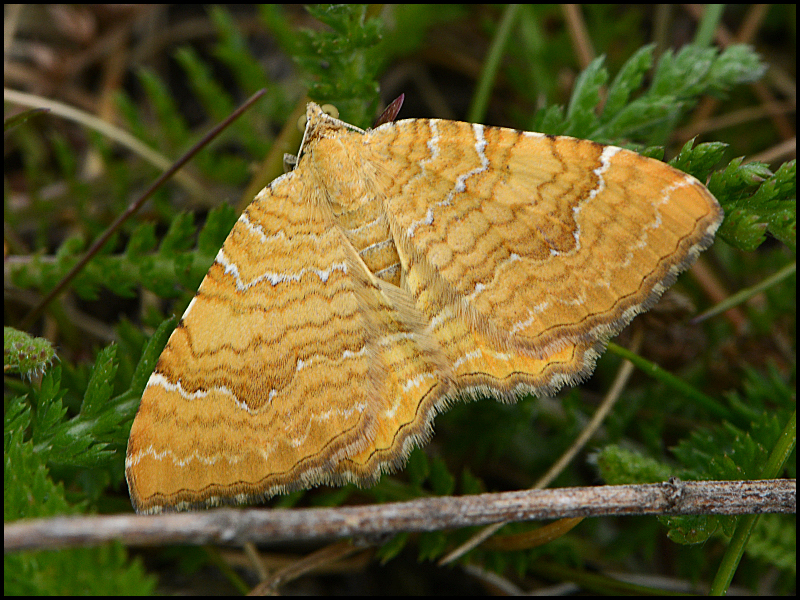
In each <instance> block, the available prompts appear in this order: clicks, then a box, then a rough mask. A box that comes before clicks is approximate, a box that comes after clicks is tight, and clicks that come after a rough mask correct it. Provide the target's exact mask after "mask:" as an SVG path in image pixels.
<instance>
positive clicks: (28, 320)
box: [18, 89, 267, 331]
mask: <svg viewBox="0 0 800 600" xmlns="http://www.w3.org/2000/svg"><path fill="white" fill-rule="evenodd" d="M266 93H267V91H266V90H264V89H262V90H259V91H258V92H256V93H255V94H253V95H252V96H251V97H250V98H249V99H248V100H247V102H245V103H244V104H242V105H241V106H240V107H239V108H237V109H236V110H235V111H233V113H231V115H230V116H229V117H228V118H227V119H225V120H224V121H223V122H222V123H220V124H219V125H217V126H216V127H214V129H212V130H211V131H209V132H208V133H207V134H206V135H204V136H203V139H201V140H200V141H199V142H198V143H197V144H195V145H194V146H193V147H192V148H191V149H190V150H189V151H188V152H187V153H186V154H184V155H183V156H182V157H181V158H179V159H178V160H177V161H176V162H175V164H173V165H172V166H171V167H170V168H169V169H167V170H166V171H164V173H162V175H161V177H159V178H158V179H156V181H155V182H154V183H153V185H151V186H150V187H149V188H148V189H147V190H146V191H145V192H144V194H142V195H141V196H140V197H139V199H138V200H136V202H134V203H133V204H131V205H130V206H129V207H128V208H127V209H126V210H125V212H124V213H122V214H121V215H120V216H119V217H118V218H117V220H116V221H114V222H113V223H112V224H111V225H109V227H108V228H107V229H106V230H105V232H104V233H103V234H102V235H101V236H100V237H99V238H97V240H96V241H95V243H94V244H92V247H91V248H89V250H88V251H87V252H86V254H85V255H84V257H83V258H81V259H80V260H79V261H78V262H77V263H76V264H75V266H74V267H72V269H71V270H70V271H69V273H67V274H66V275H65V276H64V277H63V278H62V279H61V281H60V282H59V283H58V285H56V287H54V288H53V289H52V290H51V291H50V293H49V294H47V296H45V297H44V299H43V300H42V301H41V302H40V303H39V304H38V305H37V306H36V307H35V308H34V309H33V310H31V312H29V313H28V314H27V315H26V316H25V318H24V319H22V322H21V323H20V324H19V326H18V328H19V329H22V330H23V331H24V330H26V329H28V328H29V327H30V326H31V325H32V324H33V322H34V321H35V320H36V319H37V317H38V316H39V315H40V314H41V313H42V312H43V311H44V309H45V308H46V307H47V305H48V304H50V302H52V301H53V299H54V298H56V297H57V296H58V295H59V294H60V293H61V292H62V291H63V290H64V288H66V287H67V286H68V285H69V283H70V282H71V281H72V280H73V279H74V278H75V276H76V275H77V274H78V273H80V272H81V270H82V269H83V267H85V266H86V263H88V262H89V261H90V260H91V259H92V258H93V257H94V255H95V254H97V253H98V252H99V251H100V249H101V248H102V247H103V246H104V245H105V243H106V242H107V241H108V240H109V238H110V237H111V236H112V235H113V234H114V232H115V231H117V230H118V229H119V228H120V226H121V225H122V224H123V223H124V222H125V221H127V220H128V219H129V218H130V217H131V216H133V215H134V214H136V212H137V211H138V210H139V209H140V208H141V207H142V205H143V204H144V203H145V202H146V201H147V199H148V198H150V196H152V195H153V194H154V193H155V191H156V190H157V189H158V188H160V187H161V186H162V185H163V184H164V182H165V181H166V180H167V179H169V178H170V177H172V176H173V175H174V174H175V172H176V171H178V169H180V168H181V167H182V166H183V165H185V164H186V163H187V162H189V161H190V160H191V159H192V158H193V157H194V155H195V154H197V153H198V152H200V150H202V149H203V148H204V147H205V146H207V145H208V143H209V142H210V141H211V140H213V139H214V138H215V137H217V136H218V135H219V134H220V133H222V131H224V130H225V128H227V127H228V125H230V124H231V123H232V122H233V121H235V120H236V119H238V118H239V117H240V116H241V115H242V113H244V111H246V110H247V109H248V108H250V106H251V105H252V104H253V103H254V102H255V101H256V100H258V99H259V98H261V96H263V95H264V94H266Z"/></svg>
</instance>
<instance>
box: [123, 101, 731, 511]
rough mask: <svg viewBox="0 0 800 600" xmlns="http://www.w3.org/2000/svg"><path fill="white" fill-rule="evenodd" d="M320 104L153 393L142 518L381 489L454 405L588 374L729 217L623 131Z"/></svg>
mask: <svg viewBox="0 0 800 600" xmlns="http://www.w3.org/2000/svg"><path fill="white" fill-rule="evenodd" d="M306 116H307V124H306V128H305V133H304V136H303V141H302V144H301V148H300V151H299V154H298V157H297V161H296V166H295V168H294V170H293V171H291V172H289V173H287V174H286V175H283V176H282V177H279V178H278V179H276V180H274V181H273V182H272V183H271V184H269V185H268V186H267V187H266V188H265V189H263V190H262V191H261V192H260V193H259V194H258V195H257V196H256V198H255V200H254V201H253V202H252V203H251V204H250V205H249V206H248V207H247V209H246V210H245V211H244V213H243V214H242V215H241V217H240V218H239V220H238V221H237V223H236V225H235V226H234V228H233V230H232V231H231V233H230V235H229V236H228V238H227V240H226V241H225V243H224V245H223V246H222V248H221V249H220V251H219V253H218V254H217V256H216V259H215V261H214V264H213V265H212V266H211V268H210V269H209V271H208V274H207V275H206V277H205V279H204V280H203V282H202V283H201V285H200V288H199V289H198V291H197V295H196V296H195V297H194V299H193V300H192V301H191V303H190V304H189V306H188V308H187V309H186V312H185V313H184V315H183V317H182V319H181V321H180V323H179V324H178V326H177V328H176V329H175V331H174V332H173V333H172V336H171V337H170V338H169V341H168V343H167V346H166V348H165V349H164V352H163V354H162V355H161V357H160V359H159V360H158V364H157V365H156V368H155V370H154V372H153V374H152V376H151V377H150V380H149V382H148V384H147V387H146V389H145V391H144V394H143V397H142V401H141V405H140V407H139V412H138V414H137V416H136V419H135V421H134V423H133V428H132V430H131V435H130V440H129V443H128V453H127V459H126V477H127V481H128V486H129V489H130V495H131V500H132V503H133V506H134V508H135V509H136V510H137V511H138V512H140V513H155V512H160V511H163V510H183V509H189V508H197V507H202V506H214V505H218V504H226V503H234V504H235V503H247V502H255V501H258V500H260V499H263V498H267V497H269V496H272V495H274V494H278V493H284V492H288V491H292V490H297V489H301V488H308V487H311V486H315V485H319V484H334V485H338V484H343V483H346V482H353V483H356V484H359V485H369V484H371V483H373V482H375V481H376V480H377V479H378V478H379V477H380V475H381V474H382V473H384V472H388V471H392V470H395V469H397V468H399V467H401V466H402V465H403V463H404V461H405V459H406V457H407V456H408V454H409V452H410V451H411V450H412V448H414V447H415V446H419V445H421V444H424V443H425V442H426V441H427V440H428V439H429V438H430V436H431V435H432V422H433V419H434V416H435V415H436V413H438V412H440V411H443V410H445V409H446V408H447V407H448V406H449V405H450V404H451V403H453V402H455V401H457V400H461V399H470V398H473V397H476V396H482V395H485V394H490V395H492V396H494V397H496V398H497V399H499V400H500V401H503V402H514V401H515V400H517V399H518V398H519V397H521V396H523V395H526V394H531V393H532V394H537V395H543V394H553V393H554V392H556V391H557V390H559V389H560V388H561V387H562V386H564V385H572V384H575V383H577V382H579V381H581V380H583V379H585V378H586V377H588V376H589V374H590V373H591V372H592V370H593V369H594V365H595V362H596V360H597V358H598V356H599V355H600V353H601V352H602V350H603V348H604V346H605V344H606V342H607V341H608V339H609V338H610V337H611V336H613V335H616V334H617V333H618V332H619V331H620V330H621V329H622V328H623V327H625V326H626V325H627V324H628V323H629V322H630V321H631V319H633V317H634V316H635V315H637V314H639V313H641V312H643V311H645V310H647V309H648V308H650V307H651V306H652V305H653V304H654V303H655V302H656V300H657V299H658V298H659V296H660V295H661V294H662V293H663V292H664V290H665V289H666V288H667V287H669V286H670V285H671V284H672V283H673V282H674V281H675V278H676V277H677V275H678V274H679V273H680V272H681V271H683V270H685V269H686V268H688V267H689V265H690V264H691V263H692V262H693V261H694V260H695V258H696V257H697V255H698V254H699V253H700V252H701V251H702V250H704V249H706V248H707V247H708V246H709V245H710V244H711V242H712V240H713V238H714V233H715V232H716V230H717V228H718V226H719V225H720V222H721V220H722V216H723V213H722V210H721V208H720V206H719V204H718V203H717V201H716V200H715V199H714V197H713V196H712V195H711V194H710V193H709V192H708V190H707V189H706V188H705V187H704V186H703V185H702V184H701V183H700V182H698V181H697V180H696V179H694V178H693V177H691V176H689V175H686V174H684V173H682V172H680V171H677V170H675V169H673V168H671V167H670V166H668V165H666V164H664V163H662V162H659V161H656V160H651V159H649V158H644V157H642V156H640V155H638V154H636V153H633V152H630V151H627V150H624V149H620V148H616V147H613V146H603V145H600V144H597V143H594V142H590V141H585V140H578V139H574V138H570V137H556V136H549V135H544V134H541V133H532V132H525V131H515V130H512V129H505V128H500V127H489V126H484V125H477V124H469V123H460V122H455V121H445V120H437V119H409V120H402V121H397V122H389V123H384V124H383V125H380V126H378V127H376V128H375V129H371V130H366V131H365V130H361V129H359V128H357V127H354V126H352V125H349V124H347V123H345V122H343V121H341V120H338V119H336V118H334V117H332V116H330V115H328V114H326V113H325V112H323V111H322V109H321V108H320V107H319V106H318V105H317V104H315V103H313V102H311V103H309V104H308V108H307V115H306Z"/></svg>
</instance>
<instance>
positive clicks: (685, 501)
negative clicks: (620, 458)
mask: <svg viewBox="0 0 800 600" xmlns="http://www.w3.org/2000/svg"><path fill="white" fill-rule="evenodd" d="M796 505H797V482H796V481H795V480H794V479H772V480H759V481H686V482H682V481H678V480H671V481H669V482H664V483H658V484H649V485H617V486H612V485H609V486H597V487H583V488H560V489H550V490H526V491H520V492H503V493H496V494H479V495H476V496H462V497H451V496H448V497H440V498H422V499H418V500H412V501H410V502H397V503H388V504H376V505H370V506H346V507H338V508H299V509H273V510H265V509H216V510H209V511H204V512H196V513H186V514H167V515H158V516H137V515H113V516H92V517H56V518H52V519H31V520H22V521H18V522H14V523H7V524H5V526H4V528H3V547H4V549H5V552H16V551H20V550H44V549H54V548H68V547H75V546H93V545H97V544H101V543H103V542H107V541H110V540H120V541H122V542H123V543H124V544H127V545H128V546H152V545H162V544H211V543H214V544H232V545H237V546H241V545H243V544H244V543H245V542H248V541H252V542H258V543H265V542H281V541H289V540H292V541H295V542H297V541H300V540H329V539H334V538H343V537H353V536H356V537H358V536H369V537H372V536H375V535H388V534H394V533H399V532H403V531H439V530H443V529H452V528H458V527H471V526H476V525H486V524H489V523H496V522H498V521H534V520H539V519H560V518H563V517H599V516H611V515H615V516H625V515H664V514H668V515H698V514H724V515H742V514H762V513H788V514H792V513H794V512H795V511H796Z"/></svg>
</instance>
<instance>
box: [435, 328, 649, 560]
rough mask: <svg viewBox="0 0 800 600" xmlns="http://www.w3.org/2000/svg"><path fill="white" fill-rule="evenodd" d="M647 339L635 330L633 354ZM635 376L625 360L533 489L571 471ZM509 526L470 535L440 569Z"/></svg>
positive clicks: (490, 526) (493, 525) (446, 557)
mask: <svg viewBox="0 0 800 600" xmlns="http://www.w3.org/2000/svg"><path fill="white" fill-rule="evenodd" d="M643 338H644V333H643V330H642V328H641V325H638V326H637V327H636V328H635V329H634V333H633V340H632V341H631V347H630V350H631V351H632V352H638V351H639V348H640V347H641V345H642V340H643ZM632 374H633V364H632V363H631V362H630V361H627V360H624V361H622V364H621V365H620V368H619V370H618V371H617V376H616V377H615V378H614V383H613V384H612V385H611V389H609V390H608V393H607V394H606V395H605V397H604V398H603V401H602V402H601V403H600V406H599V407H598V409H597V410H596V411H595V413H594V415H593V416H592V419H591V421H589V423H588V424H587V425H586V427H584V428H583V431H581V434H580V435H579V436H578V439H576V440H575V442H573V444H572V445H571V446H570V447H569V448H568V449H567V451H566V452H565V453H564V454H562V455H561V457H560V458H559V459H558V460H557V461H556V462H555V463H554V464H553V466H551V467H550V469H549V470H548V471H547V473H545V474H544V475H543V476H542V477H541V479H539V481H537V482H536V484H535V485H534V486H533V488H532V489H534V490H541V489H544V488H546V487H547V486H548V485H550V484H551V483H552V482H553V481H554V480H555V479H556V477H558V476H559V474H560V473H561V472H562V471H563V470H564V469H566V468H567V465H569V463H570V462H571V461H572V459H573V458H575V456H576V455H577V454H578V452H579V451H580V450H581V449H582V448H583V447H584V446H585V445H586V444H588V443H589V440H590V439H591V438H592V436H593V435H594V434H595V432H597V430H598V429H599V428H600V425H601V424H602V423H603V421H604V420H605V418H606V417H607V416H608V414H609V413H610V412H611V409H613V408H614V405H615V404H616V403H617V400H619V398H620V395H621V394H622V391H623V390H624V389H625V386H626V385H628V381H629V380H630V378H631V375H632ZM505 525H507V523H506V522H500V523H493V524H492V525H489V526H488V527H485V528H484V529H482V530H481V531H478V532H477V533H475V534H474V535H472V536H470V538H469V539H468V540H467V541H466V542H464V543H463V544H460V545H459V546H458V547H456V548H455V549H453V550H451V551H450V552H448V553H447V554H446V555H445V556H444V557H442V558H441V559H440V560H439V566H443V565H447V564H450V563H451V562H453V561H455V560H458V558H459V557H461V556H463V555H464V554H466V553H467V552H469V551H470V550H472V549H473V548H475V547H477V546H479V545H480V544H482V543H483V542H485V541H486V540H488V539H489V538H490V537H491V536H493V535H494V534H495V533H497V532H498V531H500V529H502V528H503V527H504V526H505Z"/></svg>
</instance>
